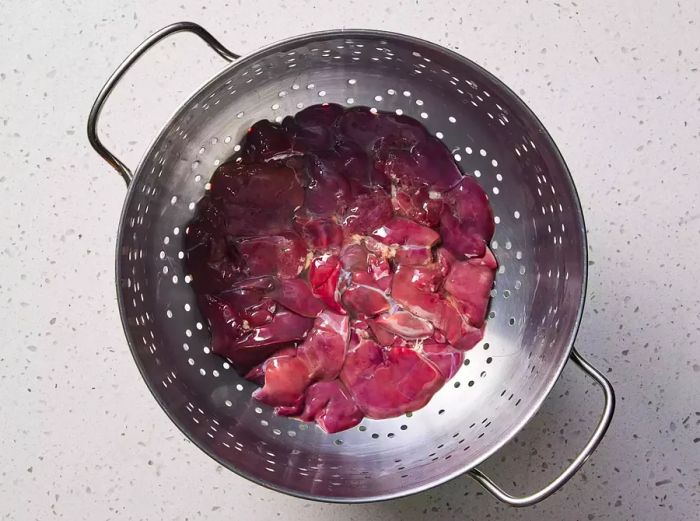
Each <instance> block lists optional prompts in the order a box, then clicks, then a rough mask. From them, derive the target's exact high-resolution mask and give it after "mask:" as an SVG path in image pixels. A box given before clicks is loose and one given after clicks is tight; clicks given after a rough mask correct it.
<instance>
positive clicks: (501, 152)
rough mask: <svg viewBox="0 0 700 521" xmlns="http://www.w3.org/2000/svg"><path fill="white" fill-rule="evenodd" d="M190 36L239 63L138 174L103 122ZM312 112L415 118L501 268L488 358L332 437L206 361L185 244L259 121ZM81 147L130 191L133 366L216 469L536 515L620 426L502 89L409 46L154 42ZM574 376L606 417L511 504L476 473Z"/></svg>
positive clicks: (578, 275)
mask: <svg viewBox="0 0 700 521" xmlns="http://www.w3.org/2000/svg"><path fill="white" fill-rule="evenodd" d="M178 31H189V32H192V33H194V34H196V35H198V36H199V37H201V38H202V39H204V41H205V42H206V43H208V44H209V46H211V47H212V48H213V49H214V51H216V52H217V53H218V54H219V55H221V57H222V58H224V59H225V60H227V61H230V62H233V63H232V64H231V65H229V66H228V67H227V68H226V69H225V70H223V71H222V72H221V73H220V74H218V75H217V76H216V77H215V78H213V79H212V80H211V81H209V82H208V83H207V84H206V85H204V86H203V87H202V88H201V89H199V90H198V91H197V92H196V93H195V94H194V95H193V96H192V97H191V98H190V99H189V100H188V101H187V102H186V103H185V104H184V105H183V106H182V107H181V108H180V109H179V110H178V111H177V113H176V114H175V115H174V116H173V117H172V119H171V120H170V121H169V122H168V123H167V124H166V125H165V127H164V128H163V130H162V131H161V133H160V135H159V136H158V138H157V139H156V140H155V142H154V143H153V145H152V146H151V147H150V149H149V150H148V152H147V153H146V154H145V156H144V158H143V159H142V161H141V163H140V164H139V166H138V167H137V168H136V170H135V172H134V173H133V174H132V172H131V170H129V169H128V168H127V167H126V166H125V165H124V164H123V163H122V162H121V161H119V160H118V159H117V158H116V157H115V156H114V155H112V154H111V153H110V152H109V151H108V150H107V149H106V148H105V147H104V146H103V145H102V143H101V142H100V140H99V138H98V136H97V129H96V126H97V123H98V119H99V115H100V111H101V109H102V106H103V104H104V102H105V100H106V99H107V97H108V96H109V94H110V92H111V91H112V89H113V87H114V86H115V85H116V84H117V82H118V81H119V80H120V78H121V77H122V75H123V74H124V73H125V72H126V71H127V70H128V69H129V67H130V66H131V65H132V64H133V63H134V62H135V61H136V60H137V59H138V58H139V57H140V56H141V55H142V54H143V53H144V52H145V51H146V50H148V49H149V48H150V47H151V46H153V45H154V44H156V43H157V42H159V41H160V40H162V39H163V38H165V37H167V36H169V35H171V34H173V33H175V32H178ZM319 102H336V103H340V104H343V105H367V106H371V107H376V108H377V109H379V110H386V111H397V112H401V111H403V113H404V114H407V115H410V116H413V117H414V118H416V119H418V120H420V121H421V122H423V123H424V124H425V126H426V127H427V128H428V129H429V130H430V131H431V132H433V133H434V134H435V135H437V136H438V137H439V138H441V139H442V140H443V141H444V142H445V144H446V145H447V146H448V147H449V148H450V149H452V150H453V151H454V157H455V159H456V160H457V162H458V163H459V164H460V166H461V168H462V170H463V171H464V172H469V173H472V174H473V175H475V176H476V177H477V178H478V180H479V182H480V183H481V184H482V186H483V187H484V189H485V190H486V191H487V192H488V194H489V196H490V199H491V204H492V207H493V210H494V215H495V220H496V232H495V236H494V238H493V242H492V249H493V251H494V253H495V255H496V257H497V258H498V263H499V266H500V268H499V270H498V274H497V276H496V282H495V287H494V290H493V293H492V294H493V299H492V303H491V311H490V314H489V320H488V326H487V328H486V336H485V338H484V340H483V341H482V342H481V343H480V344H479V345H477V346H476V347H475V348H474V349H473V350H471V351H469V352H468V353H467V360H466V361H465V363H464V367H462V368H461V370H460V371H459V373H458V374H457V376H455V378H454V379H453V380H451V381H450V382H448V384H447V385H446V386H445V388H443V389H442V390H441V391H440V392H438V394H437V395H435V397H434V398H433V399H432V400H431V401H430V403H429V404H428V405H427V406H426V407H425V408H423V409H421V410H420V411H417V412H415V413H413V414H412V415H410V417H408V415H407V416H402V417H400V418H395V419H391V420H380V421H375V420H369V419H365V420H364V421H363V422H362V423H361V424H360V425H359V426H357V427H355V428H353V429H351V430H349V431H345V432H342V433H338V434H335V435H328V434H325V433H323V432H321V431H320V430H319V429H318V428H316V427H315V426H313V425H308V424H304V423H300V422H298V421H296V420H293V419H289V418H283V417H279V416H276V415H274V414H273V413H272V409H270V408H268V407H266V406H265V405H263V404H261V403H259V402H256V401H255V400H254V399H253V398H251V392H252V391H253V389H254V385H253V384H251V383H250V382H247V381H245V380H243V379H242V378H240V377H239V376H238V375H237V374H236V373H235V371H234V370H233V369H232V368H231V366H230V365H229V363H227V362H226V360H225V359H223V358H220V357H219V356H217V355H215V354H213V353H211V350H210V347H209V342H210V336H209V332H208V327H207V324H206V321H205V320H204V318H203V317H202V316H201V314H200V313H199V311H198V309H197V305H196V300H195V296H194V292H193V290H192V288H191V286H190V285H189V281H190V278H189V276H188V274H187V272H186V271H185V268H184V264H183V257H184V254H183V235H184V230H185V227H186V225H187V222H188V221H189V220H190V219H191V217H192V216H193V211H194V207H195V202H196V201H198V200H199V199H200V198H201V197H202V195H203V193H204V191H205V186H206V183H207V181H208V179H209V176H211V174H212V173H213V171H214V169H215V167H216V165H218V164H219V162H221V161H223V160H225V159H226V158H227V157H229V156H230V155H231V154H232V153H233V152H234V146H235V145H236V143H238V141H239V140H240V138H241V136H242V135H243V133H244V132H245V130H246V129H247V128H248V127H249V126H250V125H251V124H252V123H253V122H255V121H257V120H259V119H262V118H268V119H271V120H278V121H279V120H281V119H282V117H284V116H285V115H288V114H293V113H295V112H297V111H298V110H299V109H301V108H302V107H305V106H308V105H312V104H315V103H319ZM88 136H89V139H90V142H91V144H92V145H93V147H94V148H95V150H97V152H98V153H99V154H100V155H102V157H104V158H105V159H106V160H107V162H109V163H110V164H111V165H112V166H113V167H114V168H115V169H116V170H117V171H118V172H119V173H120V174H121V175H122V177H123V178H124V180H125V181H126V182H127V184H128V185H129V189H128V193H127V197H126V202H125V204H124V210H123V214H122V218H121V223H120V227H119V238H118V241H117V271H116V276H117V293H118V297H119V307H120V310H121V317H122V322H123V326H124V331H125V333H126V336H127V339H128V341H129V345H130V347H131V351H132V353H133V356H134V359H135V360H136V363H137V364H138V366H139V369H140V370H141V373H142V375H143V378H144V379H145V380H146V382H147V384H148V386H149V387H150V389H151V392H152V393H153V395H154V396H155V398H156V400H158V403H159V404H160V405H161V407H162V408H163V410H164V411H165V412H166V413H167V414H168V416H170V418H171V419H172V420H173V421H174V422H175V423H176V424H177V426H178V427H179V428H180V429H181V430H182V431H183V432H184V433H185V435H187V436H188V437H189V438H190V439H191V440H192V441H193V442H194V443H195V444H197V445H198V446H199V447H200V448H201V449H202V450H204V451H205V452H206V453H207V454H209V455H210V456H212V457H213V458H215V459H216V460H217V461H218V462H220V463H221V464H222V465H224V466H226V467H228V468H229V469H231V470H233V471H235V472H237V473H238V474H240V475H242V476H245V477H247V478H249V479H251V480H253V481H255V482H257V483H260V484H262V485H265V486H268V487H270V488H273V489H276V490H279V491H281V492H286V493H289V494H293V495H296V496H302V497H305V498H310V499H318V500H324V501H335V502H360V501H373V500H380V499H388V498H394V497H399V496H404V495H407V494H411V493H414V492H418V491H421V490H425V489H427V488H429V487H432V486H435V485H437V484H439V483H443V482H444V481H447V480H449V479H451V478H454V477H456V476H459V475H461V474H463V473H465V472H467V473H468V474H469V475H471V476H472V477H473V478H475V479H476V480H477V481H478V482H479V483H481V485H483V486H484V487H485V488H486V489H487V490H488V491H489V492H491V493H492V494H493V495H495V496H496V497H498V498H499V499H500V500H502V501H504V502H506V503H509V504H511V505H515V506H524V505H530V504H533V503H536V502H537V501H540V500H542V499H543V498H545V497H547V496H548V495H549V494H551V493H552V492H554V491H555V490H557V489H558V488H559V487H560V486H561V485H563V484H564V483H565V482H566V481H567V480H568V479H569V478H570V477H571V476H572V475H573V474H574V473H575V472H576V470H578V468H579V467H580V466H581V465H582V464H583V462H584V461H585V460H586V459H587V458H588V456H589V455H590V454H591V452H592V451H593V450H594V449H595V447H596V446H597V444H598V443H599V442H600V440H601V438H602V437H603V435H604V434H605V431H606V429H607V427H608V425H609V423H610V420H611V418H612V414H613V408H614V395H613V390H612V388H611V386H610V384H609V383H608V381H607V380H606V379H605V378H604V377H603V376H602V375H601V374H600V373H599V372H598V371H596V370H595V369H594V368H593V367H591V366H590V365H589V364H588V363H587V362H586V361H584V360H583V359H582V358H581V356H580V355H579V354H578V353H577V352H576V351H575V350H574V349H573V347H572V345H573V341H574V337H575V335H576V331H577V328H578V325H579V321H580V318H581V312H582V308H583V302H584V297H585V288H586V236H585V229H584V224H583V215H582V212H581V206H580V204H579V200H578V197H577V194H576V190H575V188H574V184H573V181H572V180H571V176H570V175H569V171H568V169H567V167H566V165H565V163H564V161H563V159H562V157H561V156H560V154H559V152H558V150H557V148H556V146H555V144H554V143H553V141H552V139H551V138H550V136H549V135H548V134H547V132H546V130H545V129H544V127H543V126H542V124H541V123H540V122H539V121H538V120H537V118H536V117H535V115H534V114H533V113H532V112H531V111H530V110H529V109H528V108H527V107H526V106H525V104H524V103H523V102H522V101H521V100H520V99H519V98H518V97H517V96H516V95H515V94H514V93H513V92H512V91H510V90H509V89H508V88H507V87H506V86H505V85H503V84H502V83H501V82H500V81H499V80H498V79H496V78H495V77H493V76H492V75H491V74H489V73H488V72H486V71H485V70H483V69H482V68H480V67H479V66H477V65H476V64H474V63H472V62H470V61H469V60H467V59H465V58H463V57H462V56H459V55H458V54H455V53H453V52H451V51H449V50H447V49H444V48H442V47H439V46H437V45H434V44H432V43H429V42H425V41H422V40H418V39H415V38H411V37H408V36H404V35H400V34H392V33H385V32H378V31H365V30H342V31H329V32H321V33H314V34H307V35H303V36H299V37H296V38H292V39H289V40H285V41H283V42H279V43H276V44H274V45H272V46H269V47H266V48H264V49H262V50H260V51H257V52H255V53H253V54H251V55H249V56H247V57H244V58H239V57H238V56H237V55H235V54H234V53H232V52H230V51H228V50H227V49H226V48H225V47H224V46H223V45H221V44H220V43H219V42H218V41H217V40H215V39H214V38H213V37H212V36H211V34H209V33H208V32H207V31H205V30H204V29H203V28H201V27H200V26H198V25H195V24H192V23H185V22H183V23H177V24H174V25H171V26H168V27H166V28H164V29H162V30H160V31H158V32H157V33H155V34H154V35H152V36H151V37H150V38H148V39H147V40H146V41H145V42H143V43H142V44H141V45H140V46H139V47H138V48H137V49H136V50H134V51H133V52H132V53H131V54H130V55H129V57H128V58H127V59H126V60H125V61H124V62H123V63H122V64H121V65H120V66H119V68H118V69H117V70H116V72H115V73H114V74H113V75H112V77H111V78H110V79H109V80H108V81H107V83H106V85H105V86H104V88H103V89H102V91H101V92H100V94H99V95H98V97H97V100H96V101H95V105H94V106H93V108H92V111H91V113H90V118H89V121H88ZM569 358H571V359H572V360H573V361H574V362H575V363H576V364H577V365H578V366H579V367H580V368H581V369H583V370H584V371H585V372H586V373H587V374H588V375H589V376H591V377H592V378H593V379H594V380H595V381H596V382H597V383H598V384H600V385H601V387H602V389H603V391H604V394H605V406H604V410H603V414H602V416H601V419H600V422H599V423H598V425H597V426H596V428H595V431H594V433H593V435H592V437H591V439H590V441H589V442H588V443H587V444H586V446H585V447H584V449H583V450H582V451H581V453H580V454H579V455H578V457H576V458H575V459H574V460H573V462H571V463H570V464H569V465H568V466H567V468H566V469H565V470H564V471H563V472H562V474H561V475H560V476H559V477H557V478H556V479H555V480H554V481H553V482H552V483H551V484H549V485H548V486H547V487H545V488H544V489H542V490H540V491H538V492H536V493H534V494H532V495H530V496H527V497H514V496H512V495H510V494H508V493H506V492H505V491H503V490H502V489H501V488H500V487H499V486H498V485H496V484H495V483H494V482H493V481H491V480H490V479H489V478H488V477H487V476H485V475H484V474H483V473H482V472H480V471H479V470H478V469H477V465H478V464H479V463H481V462H482V461H483V460H484V459H486V458H487V457H489V456H490V455H492V454H493V453H494V452H495V451H497V450H498V449H499V448H500V447H501V446H502V445H503V444H505V443H506V442H507V441H508V440H509V439H511V438H512V437H513V436H514V435H515V434H516V433H517V432H518V431H519V430H520V429H521V428H522V427H523V426H524V425H525V424H526V423H527V422H528V421H529V420H530V418H531V417H532V416H533V414H534V413H535V412H536V411H537V409H538V408H539V406H540V405H541V404H542V402H543V400H544V399H545V397H546V396H547V394H548V393H549V391H550V390H551V388H552V386H553V385H554V383H555V381H556V379H557V377H558V376H559V374H560V372H561V370H562V368H563V366H564V364H565V363H566V361H567V360H568V359H569Z"/></svg>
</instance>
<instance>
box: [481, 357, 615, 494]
mask: <svg viewBox="0 0 700 521" xmlns="http://www.w3.org/2000/svg"><path fill="white" fill-rule="evenodd" d="M571 359H572V360H573V361H574V362H575V363H576V365H578V366H579V367H580V368H581V369H582V370H583V371H584V372H585V373H586V374H587V375H588V376H590V377H591V378H593V379H594V380H595V381H596V382H597V383H598V384H599V385H600V386H601V387H602V388H603V393H604V394H605V406H604V408H603V414H602V416H601V417H600V421H599V422H598V425H597V427H596V428H595V431H593V435H592V436H591V438H590V439H589V440H588V443H586V445H585V446H584V447H583V450H582V451H581V452H580V453H579V455H578V456H576V457H575V458H574V460H573V461H572V462H571V463H570V464H569V466H568V467H566V469H565V470H564V472H562V473H561V474H560V475H559V476H558V477H557V478H556V479H555V480H554V481H552V482H551V483H550V484H549V485H547V486H546V487H544V488H543V489H542V490H539V491H537V492H535V493H534V494H530V495H529V496H523V497H517V496H512V495H510V494H509V493H508V492H506V491H505V490H503V489H502V488H501V487H499V486H498V485H496V483H494V482H493V480H492V479H491V478H489V477H488V476H486V475H485V474H484V473H483V472H481V471H480V470H479V469H478V468H475V469H472V470H470V471H469V475H470V476H471V477H472V478H474V479H475V480H476V481H478V482H479V484H480V485H481V486H482V487H484V488H485V489H486V490H487V491H488V492H490V493H491V494H493V495H494V496H495V497H496V498H498V499H500V500H501V501H503V502H504V503H507V504H508V505H511V506H514V507H526V506H530V505H534V504H535V503H539V502H540V501H542V500H543V499H545V498H547V497H549V496H550V495H552V494H553V493H554V492H556V491H557V490H559V489H560V488H561V487H562V486H563V485H564V483H566V482H567V481H569V479H571V477H572V476H573V475H574V474H575V473H576V471H578V469H579V468H581V465H583V464H584V463H585V461H586V460H587V459H588V457H589V456H590V455H591V454H592V453H593V451H594V450H595V448H596V447H597V446H598V444H599V443H600V440H602V439H603V436H605V431H607V430H608V427H609V426H610V420H612V417H613V412H614V411H615V392H614V391H613V388H612V386H611V385H610V382H609V381H608V380H607V379H606V378H605V376H603V375H602V373H600V372H599V371H598V370H597V369H596V368H595V367H593V366H592V365H591V364H589V363H588V362H587V361H586V360H584V359H583V357H582V356H581V355H580V354H579V353H578V351H576V349H574V350H572V352H571Z"/></svg>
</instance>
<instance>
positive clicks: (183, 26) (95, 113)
mask: <svg viewBox="0 0 700 521" xmlns="http://www.w3.org/2000/svg"><path fill="white" fill-rule="evenodd" d="M183 31H187V32H190V33H193V34H196V35H197V36H199V37H200V38H201V39H202V40H204V42H205V43H206V44H207V45H209V47H211V48H212V49H214V51H215V52H216V53H217V54H218V55H219V56H221V57H222V58H223V59H224V60H226V61H229V62H231V61H234V60H236V59H238V58H239V57H240V56H239V55H237V54H234V53H232V52H231V51H229V50H228V49H227V48H226V47H224V46H223V45H222V44H221V42H219V41H218V40H217V39H216V38H214V37H213V36H212V35H211V34H210V33H209V31H207V30H206V29H204V28H203V27H202V26H200V25H197V24H195V23H192V22H177V23H174V24H172V25H168V26H166V27H163V28H162V29H161V30H159V31H157V32H155V33H153V34H152V35H151V36H149V37H148V38H146V40H144V41H143V43H141V45H139V46H138V47H136V49H134V50H133V51H131V54H129V56H127V57H126V59H125V60H124V61H123V62H122V63H121V64H120V65H119V67H117V69H116V70H115V71H114V72H113V73H112V75H111V76H110V77H109V79H108V80H107V82H106V83H105V84H104V87H102V90H100V93H99V94H98V95H97V98H96V99H95V103H94V104H93V105H92V109H91V110H90V115H89V116H88V122H87V134H88V139H89V140H90V144H91V145H92V148H94V149H95V151H96V152H97V153H98V154H100V155H101V156H102V157H103V158H104V160H105V161H107V162H108V163H109V164H110V165H112V168H114V169H115V170H116V171H117V172H118V173H119V175H121V176H122V178H123V179H124V181H125V182H126V185H127V186H129V183H131V179H132V178H133V174H132V172H131V170H130V169H129V167H127V166H126V165H125V164H124V163H122V161H120V160H119V158H117V157H116V156H115V155H114V154H112V152H110V151H109V150H107V148H106V147H105V146H104V145H103V144H102V141H100V138H99V137H98V135H97V123H98V121H99V119H100V113H101V112H102V107H103V106H104V104H105V102H106V101H107V98H109V95H110V94H111V93H112V90H113V89H114V87H115V86H116V85H117V83H119V80H121V78H122V76H124V74H125V73H126V71H128V70H129V69H130V68H131V66H132V65H133V64H134V63H136V61H137V60H138V59H139V58H140V57H141V55H143V54H144V53H145V52H146V51H147V50H148V49H150V48H151V47H153V46H154V45H155V44H157V43H158V42H160V41H161V40H163V39H165V38H167V37H168V36H170V35H171V34H175V33H179V32H183Z"/></svg>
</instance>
